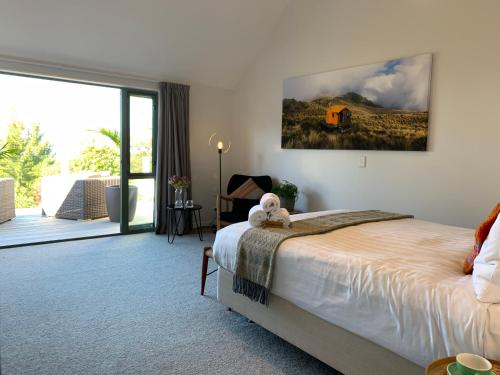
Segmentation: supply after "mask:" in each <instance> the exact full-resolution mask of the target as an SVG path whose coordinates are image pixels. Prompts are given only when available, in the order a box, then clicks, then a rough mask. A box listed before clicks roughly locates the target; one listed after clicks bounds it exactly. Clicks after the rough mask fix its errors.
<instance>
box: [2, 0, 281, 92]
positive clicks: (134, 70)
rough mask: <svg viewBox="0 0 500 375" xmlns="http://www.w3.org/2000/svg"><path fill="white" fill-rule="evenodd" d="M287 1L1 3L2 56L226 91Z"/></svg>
mask: <svg viewBox="0 0 500 375" xmlns="http://www.w3.org/2000/svg"><path fill="white" fill-rule="evenodd" d="M289 2H290V0H0V55H4V56H11V57H17V58H28V59H35V60H40V61H46V62H52V63H55V64H64V65H70V66H75V67H84V68H87V69H95V70H103V71H108V72H114V73H118V74H129V75H137V76H143V77H147V78H153V79H157V80H173V81H179V82H197V83H202V84H206V85H210V86H215V87H224V88H231V87H234V85H235V84H236V83H237V82H238V80H239V79H240V77H241V76H242V74H243V73H244V71H245V70H246V69H247V68H248V67H249V65H250V64H251V63H253V62H254V61H255V59H256V57H257V55H258V53H259V50H260V48H262V45H263V44H264V43H265V40H266V38H267V36H268V35H269V34H270V33H271V32H272V30H273V28H274V26H275V24H276V23H277V22H278V19H279V18H280V16H281V14H282V13H283V11H284V9H285V8H286V6H287V5H288V3H289Z"/></svg>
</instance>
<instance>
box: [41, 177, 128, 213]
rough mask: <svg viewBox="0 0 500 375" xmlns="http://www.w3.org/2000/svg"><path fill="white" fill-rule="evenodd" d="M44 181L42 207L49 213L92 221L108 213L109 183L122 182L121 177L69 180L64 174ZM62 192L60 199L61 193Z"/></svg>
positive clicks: (116, 183)
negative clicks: (60, 198)
mask: <svg viewBox="0 0 500 375" xmlns="http://www.w3.org/2000/svg"><path fill="white" fill-rule="evenodd" d="M57 177H59V176H56V178H55V179H54V178H52V179H51V178H45V179H44V180H42V208H43V211H44V213H45V214H46V215H47V216H55V217H56V218H58V219H73V220H93V219H98V218H101V217H106V216H108V211H107V209H106V197H105V196H106V193H105V190H106V186H109V185H119V184H120V177H96V178H92V177H89V178H79V179H75V180H69V181H68V178H67V177H63V176H61V179H60V181H61V183H62V185H64V184H66V185H67V188H65V187H62V186H60V185H59V186H58V182H59V179H58V178H57ZM61 193H62V194H63V199H62V203H61V200H57V198H58V195H60V194H61Z"/></svg>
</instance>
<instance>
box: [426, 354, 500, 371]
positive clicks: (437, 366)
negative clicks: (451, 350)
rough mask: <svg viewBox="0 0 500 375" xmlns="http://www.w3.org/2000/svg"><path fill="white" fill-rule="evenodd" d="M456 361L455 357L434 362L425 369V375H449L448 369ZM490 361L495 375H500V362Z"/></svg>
mask: <svg viewBox="0 0 500 375" xmlns="http://www.w3.org/2000/svg"><path fill="white" fill-rule="evenodd" d="M455 361H456V358H455V357H446V358H441V359H438V360H437V361H434V362H432V363H431V364H430V365H429V366H427V368H426V369H425V375H448V371H446V367H447V366H448V365H449V364H450V363H452V362H455ZM488 361H490V362H491V364H492V365H493V372H494V373H495V374H498V375H500V361H495V360H492V359H489V360H488Z"/></svg>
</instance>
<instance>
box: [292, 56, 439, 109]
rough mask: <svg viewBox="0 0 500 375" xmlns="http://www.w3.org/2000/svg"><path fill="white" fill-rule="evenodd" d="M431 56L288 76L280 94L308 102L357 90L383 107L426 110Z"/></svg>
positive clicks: (356, 91)
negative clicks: (300, 75)
mask: <svg viewBox="0 0 500 375" xmlns="http://www.w3.org/2000/svg"><path fill="white" fill-rule="evenodd" d="M431 65H432V55H431V54H424V55H418V56H412V57H405V58H401V59H395V60H389V61H386V62H384V63H379V64H371V65H364V66H359V67H354V68H348V69H341V70H333V71H330V72H325V73H318V74H311V75H308V76H302V77H295V78H288V79H286V80H285V81H284V84H283V95H284V96H283V97H284V98H287V99H291V98H294V99H296V100H303V101H310V100H313V99H316V98H319V97H324V96H333V97H335V96H341V95H343V94H346V93H348V92H355V93H358V94H360V95H362V96H364V97H366V98H367V99H369V100H371V101H373V102H374V103H376V104H379V105H381V106H383V107H385V108H391V109H404V110H410V111H427V110H428V106H429V88H430V75H431Z"/></svg>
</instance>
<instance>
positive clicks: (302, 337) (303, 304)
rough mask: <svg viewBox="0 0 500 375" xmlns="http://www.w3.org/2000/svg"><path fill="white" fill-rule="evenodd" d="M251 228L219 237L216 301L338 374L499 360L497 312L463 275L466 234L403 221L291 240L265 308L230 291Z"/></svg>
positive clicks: (469, 233)
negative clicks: (452, 359) (476, 357)
mask: <svg viewBox="0 0 500 375" xmlns="http://www.w3.org/2000/svg"><path fill="white" fill-rule="evenodd" d="M342 211H346V210H336V211H323V212H317V213H308V214H300V215H294V216H292V221H294V220H300V219H305V218H308V217H314V216H319V215H326V214H330V213H335V212H342ZM248 228H249V225H248V223H247V222H243V223H238V224H233V225H231V226H228V227H226V228H224V229H222V230H220V231H218V232H217V236H216V239H215V243H214V246H213V249H214V259H215V261H216V263H217V264H218V266H219V271H220V272H219V276H218V291H217V294H218V299H219V301H221V302H222V303H223V304H224V305H226V306H228V307H230V308H232V309H233V310H235V311H237V312H239V313H241V314H242V315H244V316H247V317H248V318H249V319H251V320H253V321H255V322H257V323H258V324H260V325H262V326H263V327H265V328H266V329H268V330H270V331H272V332H274V333H276V334H277V335H279V336H281V337H283V338H284V339H285V340H287V341H289V342H291V343H292V344H294V345H296V346H298V347H300V348H301V349H303V350H305V351H306V352H308V353H310V354H311V355H313V356H315V357H317V358H318V359H320V360H322V361H323V362H325V363H327V364H329V365H331V366H332V367H334V368H336V369H337V370H339V371H341V372H343V373H344V374H347V375H349V374H362V373H364V374H366V373H384V374H392V373H393V374H401V373H407V374H421V373H422V371H423V368H424V367H425V366H426V365H427V364H428V363H430V362H431V361H433V360H434V359H436V358H439V357H445V356H449V355H454V354H457V353H459V352H464V351H465V352H472V353H477V354H480V355H484V356H487V357H489V358H492V359H500V305H498V304H487V303H481V302H479V301H477V299H476V297H475V294H474V290H473V287H472V283H471V278H470V276H466V275H464V274H463V272H462V262H463V260H464V258H465V256H466V254H467V253H468V252H469V250H470V248H471V247H472V246H473V239H474V235H473V230H471V229H466V228H459V227H452V226H447V225H441V224H436V223H431V222H426V221H421V220H416V219H402V220H393V221H384V222H377V223H370V224H362V225H358V226H352V227H348V228H343V229H339V230H335V231H333V232H330V233H327V234H322V235H315V236H305V237H298V238H293V239H288V240H286V241H285V242H283V243H282V244H281V246H280V248H279V251H278V252H277V255H276V261H275V269H274V277H273V284H272V290H271V293H272V295H271V299H270V304H269V307H266V306H263V305H260V304H258V303H255V302H252V301H250V300H249V299H248V298H246V297H244V296H242V295H239V294H235V293H233V292H232V290H231V288H232V272H233V271H234V266H235V259H236V250H237V244H238V239H239V237H240V236H241V235H242V234H243V233H244V232H245V231H246V230H247V229H248ZM374 369H376V371H374ZM367 371H368V372H367Z"/></svg>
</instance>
